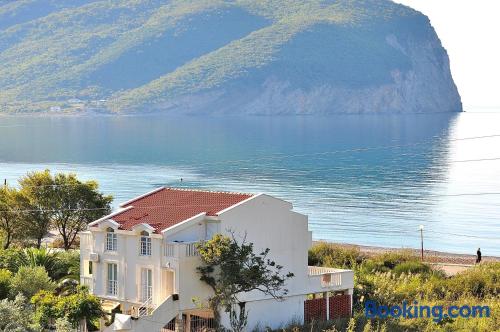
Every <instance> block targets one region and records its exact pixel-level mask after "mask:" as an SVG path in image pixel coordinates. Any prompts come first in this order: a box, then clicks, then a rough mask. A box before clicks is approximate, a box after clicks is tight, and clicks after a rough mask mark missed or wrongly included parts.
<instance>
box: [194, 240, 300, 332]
mask: <svg viewBox="0 0 500 332" xmlns="http://www.w3.org/2000/svg"><path fill="white" fill-rule="evenodd" d="M197 249H198V251H199V253H200V256H201V259H202V262H203V263H204V264H203V265H202V266H200V267H198V268H197V270H198V273H199V274H200V275H201V277H200V280H201V281H204V282H205V283H206V284H207V285H208V286H210V288H212V290H213V293H214V295H213V296H211V297H210V298H209V299H208V306H209V307H210V309H212V310H213V312H214V313H215V317H214V319H215V323H216V326H217V327H219V326H220V316H219V311H220V310H221V309H223V310H224V311H225V312H227V313H229V316H230V321H231V331H235V332H240V331H244V330H245V326H246V324H247V316H248V314H247V313H246V311H245V307H244V306H240V309H239V310H238V312H236V310H235V309H234V307H235V306H236V305H237V304H238V303H239V301H238V294H239V293H245V292H251V291H259V292H262V293H264V294H266V295H269V296H272V297H274V298H276V299H281V298H282V297H283V296H284V295H286V294H287V293H288V290H287V289H285V288H284V285H285V281H286V280H287V279H289V278H292V277H293V273H287V274H281V270H282V269H283V267H282V266H280V265H278V264H276V262H274V261H273V260H271V259H269V258H268V257H267V256H268V254H269V249H266V250H264V251H263V252H261V253H259V254H255V253H254V251H253V243H246V242H245V239H243V240H242V241H241V243H239V242H238V241H237V240H236V239H235V237H234V235H233V236H232V237H227V236H224V235H222V234H216V235H214V236H213V238H212V239H210V240H208V241H205V242H201V243H198V245H197Z"/></svg>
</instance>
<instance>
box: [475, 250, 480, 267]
mask: <svg viewBox="0 0 500 332" xmlns="http://www.w3.org/2000/svg"><path fill="white" fill-rule="evenodd" d="M476 254H477V258H476V264H479V263H481V248H477V253H476Z"/></svg>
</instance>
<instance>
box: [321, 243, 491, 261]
mask: <svg viewBox="0 0 500 332" xmlns="http://www.w3.org/2000/svg"><path fill="white" fill-rule="evenodd" d="M318 242H327V243H331V244H335V245H338V246H341V247H345V248H353V247H354V248H358V249H359V251H360V252H361V253H363V254H365V255H367V256H371V255H378V254H383V253H387V252H395V251H401V250H405V251H412V252H414V253H415V255H418V256H420V249H415V248H387V247H375V246H365V245H359V244H347V243H335V242H330V241H324V240H315V241H314V243H318ZM483 255H484V253H483ZM424 261H426V262H429V263H446V264H458V265H473V264H475V262H476V255H467V254H455V253H449V252H442V251H436V250H424ZM482 261H483V262H500V257H497V256H483V259H482Z"/></svg>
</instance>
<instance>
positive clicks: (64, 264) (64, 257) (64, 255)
mask: <svg viewBox="0 0 500 332" xmlns="http://www.w3.org/2000/svg"><path fill="white" fill-rule="evenodd" d="M51 277H52V279H54V280H60V279H62V278H70V279H74V280H78V281H80V252H79V251H78V250H69V251H64V252H61V253H59V254H58V257H57V270H56V273H54V275H53V276H51Z"/></svg>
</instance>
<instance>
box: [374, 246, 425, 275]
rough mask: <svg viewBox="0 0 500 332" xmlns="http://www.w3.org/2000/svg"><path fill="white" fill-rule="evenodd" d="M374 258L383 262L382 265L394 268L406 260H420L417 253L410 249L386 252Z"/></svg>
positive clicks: (380, 262)
mask: <svg viewBox="0 0 500 332" xmlns="http://www.w3.org/2000/svg"><path fill="white" fill-rule="evenodd" d="M373 260H374V261H375V262H376V263H378V264H381V265H382V266H384V267H386V268H388V269H390V270H392V269H394V268H395V267H396V266H397V265H399V264H402V263H406V262H419V258H418V256H417V255H415V253H413V252H412V251H409V250H400V251H393V252H388V253H384V254H381V255H377V256H375V257H374V258H373Z"/></svg>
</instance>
